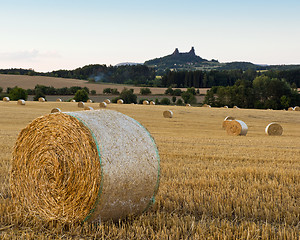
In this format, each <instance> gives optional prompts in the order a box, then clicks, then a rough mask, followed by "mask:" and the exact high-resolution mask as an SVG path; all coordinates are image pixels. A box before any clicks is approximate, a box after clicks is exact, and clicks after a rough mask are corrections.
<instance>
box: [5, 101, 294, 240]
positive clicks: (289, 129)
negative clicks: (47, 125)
mask: <svg viewBox="0 0 300 240" xmlns="http://www.w3.org/2000/svg"><path fill="white" fill-rule="evenodd" d="M89 106H93V107H94V109H98V108H99V107H98V104H97V103H91V104H89ZM54 107H59V108H60V109H61V110H62V111H78V110H79V108H78V107H77V104H76V103H57V102H46V103H41V102H26V105H25V106H20V105H17V104H16V102H9V103H5V102H0V114H1V118H0V149H1V151H0V238H1V239H299V237H300V234H299V232H300V224H299V218H300V113H299V112H287V111H272V110H249V109H217V108H199V107H176V106H172V107H165V106H142V105H116V104H110V105H109V106H108V108H109V109H112V110H116V111H119V112H122V113H124V114H127V115H129V116H130V117H132V118H134V119H136V120H137V121H139V122H140V123H141V124H142V125H144V126H145V127H146V128H147V129H148V131H149V132H150V133H151V135H152V136H153V137H154V139H155V141H156V143H157V146H158V149H159V154H160V158H161V178H160V187H159V191H158V194H157V197H156V202H155V204H154V206H153V207H152V208H151V209H150V210H149V211H148V212H146V213H144V214H143V215H141V216H131V217H128V219H124V220H121V221H119V222H118V223H113V222H105V223H102V224H97V225H96V224H88V223H85V224H83V225H81V224H61V223H57V222H53V221H49V222H44V221H39V220H37V219H33V218H32V217H30V216H28V215H27V214H26V213H22V212H19V211H17V210H16V209H15V206H14V205H13V204H12V203H11V199H10V198H11V196H10V186H9V176H10V165H11V163H10V161H11V151H12V148H13V146H14V143H15V141H16V138H17V136H18V133H19V131H20V130H21V129H22V128H24V127H25V126H26V125H27V124H29V123H30V122H31V121H32V120H33V119H35V118H36V117H38V116H41V115H44V114H48V113H50V111H51V109H52V108H54ZM166 109H171V110H172V111H173V113H174V117H173V118H172V119H166V118H163V117H162V112H163V111H164V110H166ZM227 115H230V116H234V117H236V119H240V120H243V121H244V122H245V123H246V124H247V125H248V128H249V131H248V134H247V136H237V137H234V136H228V135H227V133H226V132H225V131H224V130H223V129H222V121H223V119H224V118H225V117H226V116H227ZM274 121H276V122H278V123H280V124H281V125H282V127H283V129H284V132H283V135H282V136H266V135H265V133H264V129H265V127H266V126H267V125H268V123H270V122H274Z"/></svg>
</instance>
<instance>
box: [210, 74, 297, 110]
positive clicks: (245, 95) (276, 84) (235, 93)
mask: <svg viewBox="0 0 300 240" xmlns="http://www.w3.org/2000/svg"><path fill="white" fill-rule="evenodd" d="M204 103H207V104H209V105H211V106H213V107H223V106H228V107H233V106H238V107H242V108H256V109H286V108H288V107H290V106H297V105H300V94H299V93H298V91H297V89H296V88H293V87H291V86H290V84H289V83H288V82H287V81H285V80H284V79H279V78H272V77H269V76H266V75H261V76H258V77H256V78H255V79H254V80H253V81H249V80H238V81H236V82H235V84H234V85H233V86H226V87H225V86H214V87H212V88H211V89H210V90H209V91H208V92H207V94H206V96H205V100H204Z"/></svg>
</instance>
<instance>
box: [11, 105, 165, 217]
mask: <svg viewBox="0 0 300 240" xmlns="http://www.w3.org/2000/svg"><path fill="white" fill-rule="evenodd" d="M159 169H160V167H159V155H158V150H157V148H156V145H155V142H154V140H153V138H152V137H151V136H150V134H149V132H148V131H147V130H146V129H145V128H144V127H143V126H142V125H140V124H139V123H138V122H137V121H136V120H134V119H132V118H130V117H128V116H126V115H124V114H122V113H119V112H116V111H111V110H104V109H103V110H97V111H79V112H67V113H57V114H48V115H45V116H42V117H39V118H37V119H35V120H34V121H32V122H31V123H30V124H29V125H28V126H27V127H26V128H24V129H23V130H22V131H21V132H20V134H19V136H18V139H17V141H16V144H15V147H14V151H13V158H12V170H11V180H10V183H11V193H12V200H13V202H15V204H17V205H18V206H20V207H22V208H23V209H24V210H26V212H28V213H29V215H33V216H36V217H37V218H40V219H44V220H48V221H49V220H57V221H61V222H76V221H88V222H95V221H97V222H99V221H106V220H110V219H112V220H115V221H117V220H118V219H121V218H124V217H126V216H127V215H131V214H135V215H137V214H141V213H143V212H144V211H145V210H147V209H148V208H149V206H150V205H151V204H153V202H154V197H155V195H156V193H157V191H158V185H159V171H160V170H159Z"/></svg>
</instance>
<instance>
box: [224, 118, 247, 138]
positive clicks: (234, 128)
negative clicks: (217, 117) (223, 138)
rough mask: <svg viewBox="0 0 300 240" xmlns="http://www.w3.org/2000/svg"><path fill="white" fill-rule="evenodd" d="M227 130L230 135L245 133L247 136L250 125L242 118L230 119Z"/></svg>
mask: <svg viewBox="0 0 300 240" xmlns="http://www.w3.org/2000/svg"><path fill="white" fill-rule="evenodd" d="M226 131H227V134H228V135H232V136H238V135H243V136H246V134H247V132H248V126H247V124H246V123H244V122H243V121H241V120H231V121H228V124H227V127H226Z"/></svg>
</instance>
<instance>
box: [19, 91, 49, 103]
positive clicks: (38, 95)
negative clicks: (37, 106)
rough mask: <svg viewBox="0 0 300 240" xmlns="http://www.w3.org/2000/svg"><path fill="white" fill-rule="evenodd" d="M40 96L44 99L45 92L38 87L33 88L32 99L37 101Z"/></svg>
mask: <svg viewBox="0 0 300 240" xmlns="http://www.w3.org/2000/svg"><path fill="white" fill-rule="evenodd" d="M40 97H42V98H45V99H46V96H45V94H44V93H43V91H42V89H40V88H38V89H36V90H35V95H34V97H33V101H38V100H39V98H40ZM24 100H25V99H24Z"/></svg>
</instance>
